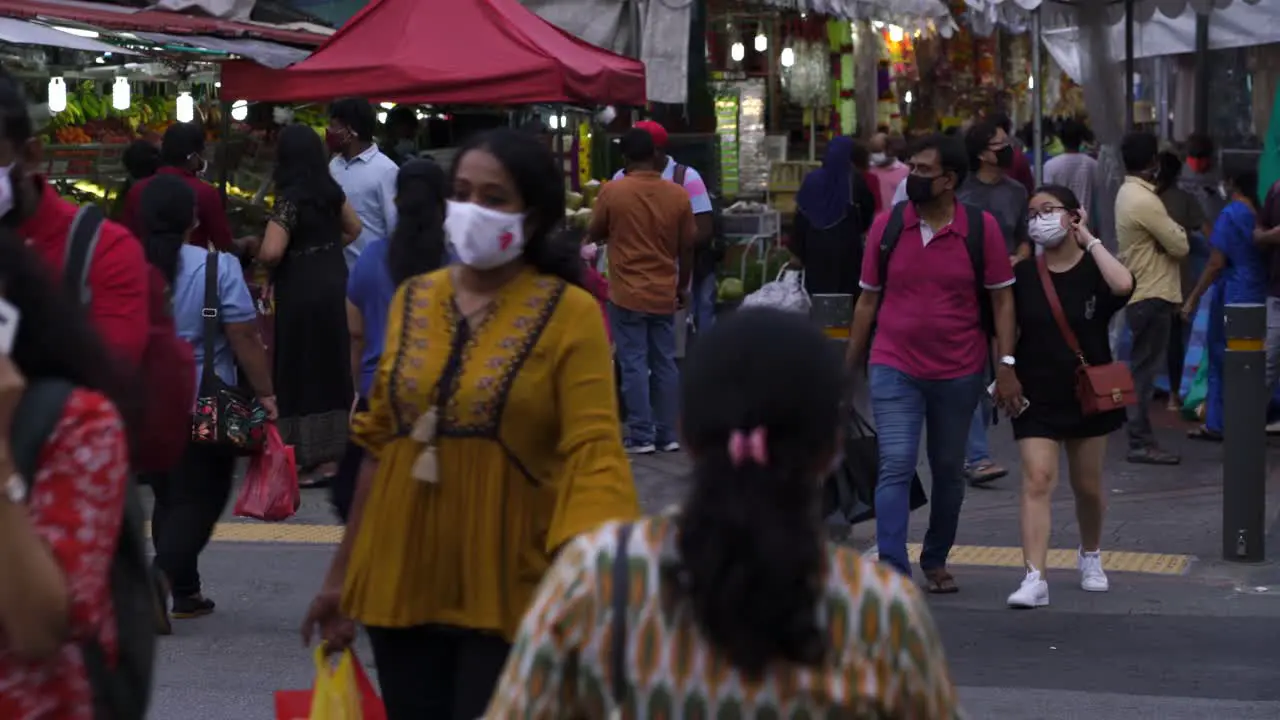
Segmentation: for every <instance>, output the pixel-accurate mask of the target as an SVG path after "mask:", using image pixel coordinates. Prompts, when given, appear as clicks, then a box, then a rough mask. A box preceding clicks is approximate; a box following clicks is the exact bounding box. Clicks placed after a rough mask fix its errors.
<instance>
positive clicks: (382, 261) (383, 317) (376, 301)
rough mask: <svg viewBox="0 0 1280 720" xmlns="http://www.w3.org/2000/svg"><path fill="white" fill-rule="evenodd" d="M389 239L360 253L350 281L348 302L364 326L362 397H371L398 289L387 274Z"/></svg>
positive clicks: (361, 367) (379, 241)
mask: <svg viewBox="0 0 1280 720" xmlns="http://www.w3.org/2000/svg"><path fill="white" fill-rule="evenodd" d="M389 244H390V243H388V242H387V241H386V240H374V241H373V242H371V243H369V245H368V246H367V247H365V249H364V252H362V253H360V259H359V260H356V266H355V267H354V268H353V269H352V270H351V277H349V278H348V279H347V300H349V301H350V302H351V304H352V305H355V306H356V309H357V310H359V311H360V318H361V320H362V322H363V323H364V348H363V351H362V352H361V354H360V387H359V389H358V390H359V393H360V397H365V398H367V397H369V390H370V388H371V387H372V385H373V374H374V371H376V370H377V369H378V360H379V359H381V358H382V344H383V342H384V340H385V335H386V332H387V310H388V308H390V306H391V297H392V296H393V295H395V294H396V286H395V284H394V283H393V282H392V281H391V273H390V272H388V271H387V246H388V245H389Z"/></svg>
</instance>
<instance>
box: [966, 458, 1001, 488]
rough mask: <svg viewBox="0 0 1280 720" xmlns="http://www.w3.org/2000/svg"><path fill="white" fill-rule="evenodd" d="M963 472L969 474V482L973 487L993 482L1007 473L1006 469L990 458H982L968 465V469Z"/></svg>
mask: <svg viewBox="0 0 1280 720" xmlns="http://www.w3.org/2000/svg"><path fill="white" fill-rule="evenodd" d="M965 472H966V473H967V474H968V476H969V484H970V485H973V486H975V487H981V486H983V485H987V484H990V483H993V482H995V481H996V480H999V479H1000V478H1002V477H1004V476H1005V475H1008V474H1009V471H1008V470H1005V469H1004V468H1002V467H1000V466H999V465H997V464H995V463H993V462H991V461H990V460H983V461H982V462H980V463H976V464H974V465H970V466H969V468H968V470H966V471H965Z"/></svg>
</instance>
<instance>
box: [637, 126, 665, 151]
mask: <svg viewBox="0 0 1280 720" xmlns="http://www.w3.org/2000/svg"><path fill="white" fill-rule="evenodd" d="M635 127H636V129H637V130H644V131H645V132H647V133H649V136H650V137H652V138H653V144H654V146H655V147H658V148H664V147H666V146H667V129H666V128H664V127H662V126H661V125H659V124H658V123H656V122H654V121H652V120H641V121H640V122H638V123H636V124H635Z"/></svg>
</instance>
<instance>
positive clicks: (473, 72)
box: [222, 0, 645, 106]
mask: <svg viewBox="0 0 1280 720" xmlns="http://www.w3.org/2000/svg"><path fill="white" fill-rule="evenodd" d="M222 93H223V95H224V97H235V98H237V99H239V98H243V99H246V100H259V101H273V102H313V101H324V100H331V99H334V98H339V97H344V96H348V95H358V96H361V97H368V98H370V99H374V100H380V101H387V102H401V103H432V104H441V105H444V104H455V105H477V104H493V105H525V104H532V103H573V104H579V105H607V104H613V105H630V106H639V105H643V104H644V103H645V81H644V65H643V64H642V63H640V62H639V61H636V60H632V59H630V58H626V57H623V56H621V55H615V54H614V53H611V52H609V51H607V50H602V49H600V48H598V47H595V46H594V45H590V44H588V43H586V42H584V41H582V40H579V39H578V38H576V37H574V36H572V35H570V34H568V33H566V32H564V31H562V30H560V29H559V28H557V27H555V26H554V25H552V24H550V23H548V22H546V21H545V20H543V19H541V18H539V17H538V16H537V15H535V14H533V13H532V12H530V11H529V10H527V9H525V8H524V7H523V6H521V5H520V3H519V2H517V0H432V1H431V2H424V1H423V0H374V1H373V2H371V3H370V4H369V5H367V6H365V8H364V9H363V10H361V11H360V12H359V13H357V14H356V15H355V17H353V18H351V20H349V21H347V24H346V25H343V26H342V28H341V29H339V30H338V32H337V33H336V34H334V36H333V37H331V38H330V39H329V40H328V41H326V42H325V44H324V45H322V46H321V47H320V49H318V50H316V52H315V53H313V54H312V55H311V56H310V57H308V58H307V59H306V60H303V61H302V62H300V63H298V64H297V65H295V66H293V67H291V68H289V69H287V70H267V69H264V68H263V67H261V66H259V65H257V64H254V63H250V62H245V61H234V62H229V63H227V64H226V65H225V66H223V71H222Z"/></svg>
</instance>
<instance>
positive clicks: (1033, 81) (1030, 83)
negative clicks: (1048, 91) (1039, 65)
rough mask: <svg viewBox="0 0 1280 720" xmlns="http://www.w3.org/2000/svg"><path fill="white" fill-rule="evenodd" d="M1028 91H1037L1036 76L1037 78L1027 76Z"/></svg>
mask: <svg viewBox="0 0 1280 720" xmlns="http://www.w3.org/2000/svg"><path fill="white" fill-rule="evenodd" d="M1027 89H1028V90H1035V89H1036V76H1035V75H1028V76H1027Z"/></svg>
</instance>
